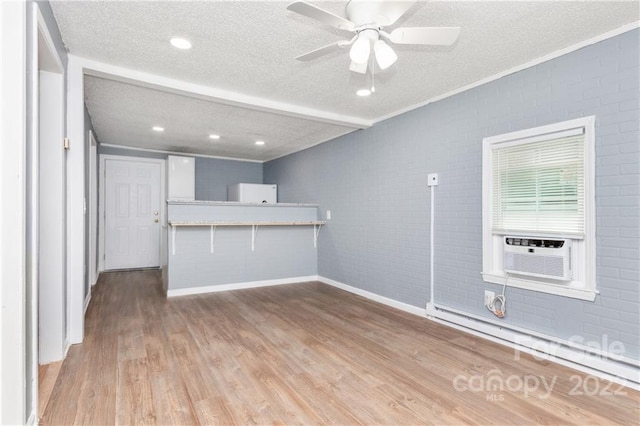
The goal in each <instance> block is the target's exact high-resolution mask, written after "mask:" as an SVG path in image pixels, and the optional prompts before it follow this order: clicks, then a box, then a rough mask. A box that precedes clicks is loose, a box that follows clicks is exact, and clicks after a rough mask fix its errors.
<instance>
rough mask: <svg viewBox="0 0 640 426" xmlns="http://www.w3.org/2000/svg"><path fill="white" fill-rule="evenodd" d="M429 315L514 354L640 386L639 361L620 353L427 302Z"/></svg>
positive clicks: (618, 382) (619, 382)
mask: <svg viewBox="0 0 640 426" xmlns="http://www.w3.org/2000/svg"><path fill="white" fill-rule="evenodd" d="M427 315H428V318H429V319H430V320H432V321H435V322H437V323H440V324H443V325H446V326H448V327H452V328H455V329H457V330H461V331H464V332H466V333H469V334H472V335H474V336H478V337H482V338H484V339H487V340H490V341H492V342H496V343H499V344H501V345H504V346H508V347H510V348H513V349H514V351H515V352H514V356H517V354H518V352H524V353H528V354H531V355H533V356H534V357H536V359H544V360H548V361H551V362H554V363H556V364H560V365H564V366H566V367H570V368H573V369H574V370H578V371H581V372H583V373H586V374H589V375H592V376H595V377H598V378H601V379H604V380H608V381H611V382H613V383H617V384H621V385H624V386H628V387H630V388H632V389H636V390H640V372H639V370H638V361H636V360H633V359H630V358H624V357H620V358H621V359H622V361H617V360H615V359H611V358H607V357H605V356H600V355H596V356H592V355H589V354H588V352H589V350H590V348H588V347H587V346H582V347H581V346H580V345H577V344H571V343H570V342H568V341H564V340H562V339H556V338H553V337H551V336H548V337H547V338H545V337H544V335H541V334H538V333H535V332H532V333H535V334H538V335H537V336H535V335H532V334H529V333H527V332H526V331H522V330H515V329H510V328H509V327H508V326H506V325H496V324H492V323H491V322H490V321H488V320H487V321H485V320H484V319H477V318H474V317H473V316H472V315H469V314H466V313H464V312H457V311H454V310H451V311H449V310H448V308H440V307H437V306H435V305H433V304H431V303H428V304H427Z"/></svg>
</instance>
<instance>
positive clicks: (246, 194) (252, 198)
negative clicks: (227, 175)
mask: <svg viewBox="0 0 640 426" xmlns="http://www.w3.org/2000/svg"><path fill="white" fill-rule="evenodd" d="M227 197H228V199H229V201H238V202H241V203H266V204H275V203H277V202H278V185H262V184H257V183H236V184H235V185H229V187H228V189H227Z"/></svg>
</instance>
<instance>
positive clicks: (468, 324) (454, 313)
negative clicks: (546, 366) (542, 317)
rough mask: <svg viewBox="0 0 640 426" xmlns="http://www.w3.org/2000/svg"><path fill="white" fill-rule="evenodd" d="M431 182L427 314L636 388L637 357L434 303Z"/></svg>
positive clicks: (639, 386) (638, 385) (638, 378)
mask: <svg viewBox="0 0 640 426" xmlns="http://www.w3.org/2000/svg"><path fill="white" fill-rule="evenodd" d="M435 186H436V185H430V186H429V188H430V190H431V208H430V211H431V217H430V224H429V230H430V231H429V232H430V235H429V240H430V242H429V250H430V254H429V259H430V265H429V294H430V299H429V303H427V317H429V318H431V319H432V320H435V321H438V322H440V323H444V324H446V325H449V326H453V327H454V328H457V329H462V330H464V331H467V332H471V333H472V334H475V335H480V336H482V337H484V338H488V339H490V340H492V341H495V342H498V343H502V344H507V345H508V346H512V347H514V348H515V349H516V350H518V351H522V352H526V353H529V354H532V355H536V356H537V357H538V358H540V357H542V355H541V354H544V357H545V359H549V360H551V361H554V362H557V363H559V364H562V365H567V366H569V367H572V368H575V369H578V370H580V371H583V372H586V373H589V374H594V375H598V376H601V377H603V378H605V379H607V380H610V381H612V382H616V383H621V384H624V385H626V386H629V387H631V388H634V389H640V372H639V370H638V368H639V367H640V361H638V360H635V359H631V358H628V357H625V356H622V355H616V354H612V353H610V352H607V351H603V350H600V349H597V348H593V347H589V346H585V345H581V344H578V343H574V342H570V341H568V340H566V339H559V338H557V337H553V336H549V335H546V334H543V333H538V332H536V331H533V330H528V329H525V328H522V327H518V326H514V325H510V324H505V323H502V322H496V321H493V320H490V319H487V318H483V317H481V316H479V315H474V314H471V313H467V312H463V311H460V310H457V309H454V308H449V307H446V306H440V305H438V304H436V303H435V298H434V287H435V278H434V266H435V262H434V253H435V236H434V228H435Z"/></svg>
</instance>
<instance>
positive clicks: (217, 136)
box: [209, 135, 220, 140]
mask: <svg viewBox="0 0 640 426" xmlns="http://www.w3.org/2000/svg"><path fill="white" fill-rule="evenodd" d="M209 139H215V140H218V139H220V135H209Z"/></svg>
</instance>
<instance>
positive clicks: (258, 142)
mask: <svg viewBox="0 0 640 426" xmlns="http://www.w3.org/2000/svg"><path fill="white" fill-rule="evenodd" d="M256 145H264V141H256Z"/></svg>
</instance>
